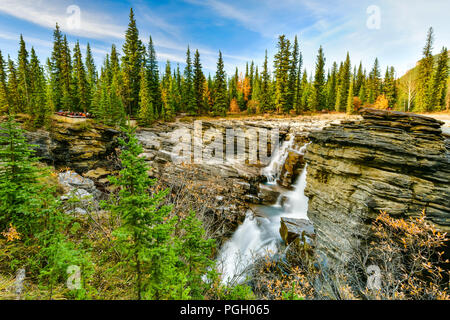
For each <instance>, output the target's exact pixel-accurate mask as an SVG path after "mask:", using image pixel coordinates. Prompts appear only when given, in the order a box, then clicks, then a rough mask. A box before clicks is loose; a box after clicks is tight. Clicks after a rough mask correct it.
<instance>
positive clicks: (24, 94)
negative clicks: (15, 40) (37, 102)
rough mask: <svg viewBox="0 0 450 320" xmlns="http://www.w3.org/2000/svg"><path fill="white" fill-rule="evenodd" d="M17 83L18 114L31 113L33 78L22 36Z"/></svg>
mask: <svg viewBox="0 0 450 320" xmlns="http://www.w3.org/2000/svg"><path fill="white" fill-rule="evenodd" d="M17 62H18V64H17V81H18V88H17V91H18V94H19V101H18V102H19V104H18V106H17V107H18V112H22V113H30V112H31V106H30V87H31V78H30V68H29V61H28V51H27V49H26V46H25V41H24V40H23V37H22V35H20V48H19V55H18V58H17Z"/></svg>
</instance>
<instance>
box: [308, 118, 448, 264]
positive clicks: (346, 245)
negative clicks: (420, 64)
mask: <svg viewBox="0 0 450 320" xmlns="http://www.w3.org/2000/svg"><path fill="white" fill-rule="evenodd" d="M361 115H362V117H363V119H362V120H358V121H343V122H342V123H341V124H340V125H331V126H329V127H326V128H324V129H323V130H322V131H320V132H312V133H311V134H310V135H309V139H310V140H311V144H310V145H309V146H308V148H307V153H306V155H305V159H306V161H307V163H308V169H307V187H306V189H305V194H306V195H307V196H308V197H309V208H308V217H309V219H310V220H311V221H312V222H313V224H314V228H315V230H316V233H317V248H318V249H319V250H320V251H322V252H323V253H325V256H326V257H328V258H329V260H331V261H334V262H337V261H345V260H346V258H347V257H348V256H349V254H350V253H351V250H352V248H354V247H356V246H358V243H359V241H360V239H364V238H365V237H367V235H368V226H369V225H370V222H371V219H373V218H374V217H375V216H376V215H377V214H378V213H379V212H380V210H382V211H386V212H388V213H389V214H390V215H392V216H395V217H408V216H417V215H419V214H420V213H421V212H422V210H425V211H426V215H427V217H428V219H429V220H430V221H431V222H432V223H434V224H435V225H436V226H438V227H439V228H440V229H441V230H444V231H449V230H450V140H449V137H448V136H445V135H444V134H443V133H442V130H441V125H442V124H443V123H442V122H441V121H438V120H435V119H433V118H429V117H425V116H420V115H415V114H408V113H401V112H392V111H381V110H373V109H363V110H362V113H361Z"/></svg>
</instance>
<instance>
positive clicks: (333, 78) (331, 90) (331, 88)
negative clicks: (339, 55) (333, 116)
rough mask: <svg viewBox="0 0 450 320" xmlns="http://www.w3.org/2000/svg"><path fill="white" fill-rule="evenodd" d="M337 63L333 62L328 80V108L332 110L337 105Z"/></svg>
mask: <svg viewBox="0 0 450 320" xmlns="http://www.w3.org/2000/svg"><path fill="white" fill-rule="evenodd" d="M336 87H337V63H336V62H334V63H333V67H332V69H331V74H330V77H328V81H327V108H328V110H331V109H332V108H334V106H335V105H336V90H337V88H336Z"/></svg>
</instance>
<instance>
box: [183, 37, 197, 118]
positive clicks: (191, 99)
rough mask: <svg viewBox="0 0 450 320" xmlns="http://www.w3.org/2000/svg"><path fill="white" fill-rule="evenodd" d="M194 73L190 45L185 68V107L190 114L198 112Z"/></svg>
mask: <svg viewBox="0 0 450 320" xmlns="http://www.w3.org/2000/svg"><path fill="white" fill-rule="evenodd" d="M193 82H194V74H193V71H192V60H191V50H190V48H189V46H188V48H187V51H186V68H185V69H184V89H183V101H182V104H183V109H184V110H185V111H187V112H188V113H189V114H190V115H195V114H196V111H195V109H196V106H195V93H194V83H193Z"/></svg>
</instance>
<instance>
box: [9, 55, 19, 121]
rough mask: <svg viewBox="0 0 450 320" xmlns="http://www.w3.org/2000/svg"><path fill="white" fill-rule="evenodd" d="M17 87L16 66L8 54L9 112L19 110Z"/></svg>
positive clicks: (12, 112) (13, 112)
mask: <svg viewBox="0 0 450 320" xmlns="http://www.w3.org/2000/svg"><path fill="white" fill-rule="evenodd" d="M18 87H19V80H18V79H17V71H16V67H15V64H14V62H13V61H12V60H11V58H10V57H9V56H8V104H9V113H10V114H15V113H17V112H20V110H19V105H20V95H19V91H18Z"/></svg>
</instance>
